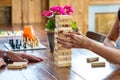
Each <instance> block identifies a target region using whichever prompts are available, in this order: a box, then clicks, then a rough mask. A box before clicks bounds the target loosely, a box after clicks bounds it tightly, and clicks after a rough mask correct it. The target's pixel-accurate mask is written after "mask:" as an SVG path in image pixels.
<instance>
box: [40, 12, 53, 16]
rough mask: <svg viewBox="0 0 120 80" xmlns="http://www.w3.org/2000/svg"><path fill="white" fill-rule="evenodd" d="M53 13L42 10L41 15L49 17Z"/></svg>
mask: <svg viewBox="0 0 120 80" xmlns="http://www.w3.org/2000/svg"><path fill="white" fill-rule="evenodd" d="M52 15H53V12H51V11H44V12H43V13H42V14H41V16H44V17H51V16H52Z"/></svg>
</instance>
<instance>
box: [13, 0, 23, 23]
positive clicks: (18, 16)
mask: <svg viewBox="0 0 120 80" xmlns="http://www.w3.org/2000/svg"><path fill="white" fill-rule="evenodd" d="M21 2H22V0H12V23H14V24H21V23H22V6H21Z"/></svg>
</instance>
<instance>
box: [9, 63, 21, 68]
mask: <svg viewBox="0 0 120 80" xmlns="http://www.w3.org/2000/svg"><path fill="white" fill-rule="evenodd" d="M7 67H8V69H22V68H23V66H22V64H8V66H7Z"/></svg>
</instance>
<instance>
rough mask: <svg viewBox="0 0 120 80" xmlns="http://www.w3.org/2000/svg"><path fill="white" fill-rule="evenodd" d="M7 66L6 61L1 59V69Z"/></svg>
mask: <svg viewBox="0 0 120 80" xmlns="http://www.w3.org/2000/svg"><path fill="white" fill-rule="evenodd" d="M5 65H6V63H5V61H4V60H3V59H2V58H0V67H1V66H5Z"/></svg>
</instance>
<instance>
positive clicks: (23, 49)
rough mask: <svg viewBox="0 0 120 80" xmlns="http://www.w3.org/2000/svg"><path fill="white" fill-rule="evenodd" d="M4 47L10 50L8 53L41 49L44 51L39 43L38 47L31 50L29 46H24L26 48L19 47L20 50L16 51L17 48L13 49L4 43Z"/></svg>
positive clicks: (43, 47)
mask: <svg viewBox="0 0 120 80" xmlns="http://www.w3.org/2000/svg"><path fill="white" fill-rule="evenodd" d="M4 46H5V47H6V48H7V49H8V50H10V51H25V50H42V49H46V47H45V46H44V45H43V44H41V43H39V46H37V47H33V48H31V47H30V46H29V45H26V48H24V47H23V46H20V49H17V48H15V49H13V48H12V47H11V46H10V44H9V43H4Z"/></svg>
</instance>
